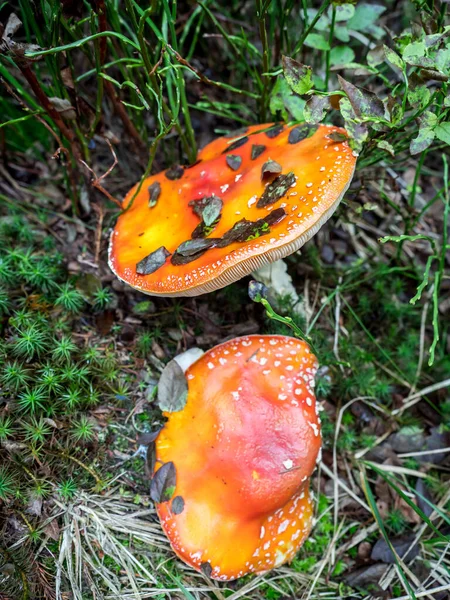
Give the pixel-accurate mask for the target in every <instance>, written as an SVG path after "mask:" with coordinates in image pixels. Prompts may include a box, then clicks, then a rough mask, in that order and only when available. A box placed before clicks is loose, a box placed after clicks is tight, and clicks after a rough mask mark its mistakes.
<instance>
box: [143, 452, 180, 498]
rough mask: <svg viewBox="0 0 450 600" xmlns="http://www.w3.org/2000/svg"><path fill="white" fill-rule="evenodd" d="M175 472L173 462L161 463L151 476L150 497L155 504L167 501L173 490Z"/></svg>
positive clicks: (175, 479)
mask: <svg viewBox="0 0 450 600" xmlns="http://www.w3.org/2000/svg"><path fill="white" fill-rule="evenodd" d="M176 485H177V474H176V471H175V465H174V464H173V462H168V463H165V464H163V466H162V467H160V468H159V469H158V470H157V471H156V473H155V474H154V475H153V477H152V481H151V483H150V498H151V499H152V500H153V502H156V503H157V504H159V503H161V502H168V501H169V500H170V499H171V497H172V496H173V494H174V492H175V488H176Z"/></svg>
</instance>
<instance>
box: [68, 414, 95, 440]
mask: <svg viewBox="0 0 450 600" xmlns="http://www.w3.org/2000/svg"><path fill="white" fill-rule="evenodd" d="M70 434H71V436H72V438H73V439H74V440H75V441H76V442H90V441H91V440H92V439H93V438H94V436H95V423H94V422H93V420H92V419H90V418H89V417H87V416H86V415H81V417H80V418H79V419H77V420H75V421H74V422H73V424H72V429H71V432H70Z"/></svg>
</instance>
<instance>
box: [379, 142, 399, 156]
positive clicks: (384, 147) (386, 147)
mask: <svg viewBox="0 0 450 600" xmlns="http://www.w3.org/2000/svg"><path fill="white" fill-rule="evenodd" d="M377 147H378V148H381V149H382V150H386V152H389V154H390V155H391V156H395V149H394V147H393V146H392V144H390V143H389V142H387V141H386V140H380V141H379V142H377Z"/></svg>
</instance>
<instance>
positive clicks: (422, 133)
mask: <svg viewBox="0 0 450 600" xmlns="http://www.w3.org/2000/svg"><path fill="white" fill-rule="evenodd" d="M434 137H435V134H434V131H433V129H431V127H422V128H421V129H419V135H418V136H417V137H416V138H415V139H413V140H412V141H411V144H410V145H409V151H410V152H411V154H413V155H414V154H419V153H420V152H423V151H424V150H426V149H427V148H428V147H429V146H430V145H431V144H432V142H433V140H434Z"/></svg>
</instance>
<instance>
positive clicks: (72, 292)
mask: <svg viewBox="0 0 450 600" xmlns="http://www.w3.org/2000/svg"><path fill="white" fill-rule="evenodd" d="M55 305H56V306H61V307H62V308H63V309H64V310H66V311H67V312H71V313H78V312H80V310H81V309H82V308H83V305H84V297H83V294H81V292H79V291H78V290H77V289H76V288H74V287H73V286H72V285H70V283H65V284H63V285H62V286H60V288H59V290H58V295H57V297H56V300H55Z"/></svg>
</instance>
